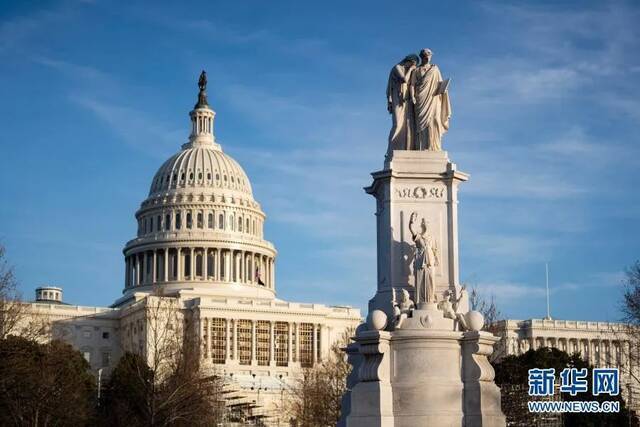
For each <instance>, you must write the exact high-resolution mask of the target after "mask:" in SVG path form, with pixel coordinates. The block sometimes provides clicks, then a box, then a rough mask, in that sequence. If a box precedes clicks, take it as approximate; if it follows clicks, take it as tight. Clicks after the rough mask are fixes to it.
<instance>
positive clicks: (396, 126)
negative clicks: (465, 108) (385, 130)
mask: <svg viewBox="0 0 640 427" xmlns="http://www.w3.org/2000/svg"><path fill="white" fill-rule="evenodd" d="M432 56H433V54H432V52H431V50H430V49H422V50H421V51H420V57H418V56H417V55H415V54H411V55H408V56H406V57H405V58H404V59H403V60H402V61H400V62H399V63H398V64H397V65H396V66H394V67H393V68H392V69H391V72H390V73H389V82H388V84H387V109H388V111H389V113H390V114H391V117H392V122H393V124H392V127H391V132H390V133H389V148H388V152H387V155H390V154H391V153H392V152H393V150H419V151H423V150H429V151H441V150H442V135H444V133H445V132H446V131H447V130H448V129H449V119H450V117H451V103H450V102H449V92H448V86H449V79H447V80H443V79H442V74H441V73H440V69H439V68H438V66H437V65H435V64H433V63H431V57H432Z"/></svg>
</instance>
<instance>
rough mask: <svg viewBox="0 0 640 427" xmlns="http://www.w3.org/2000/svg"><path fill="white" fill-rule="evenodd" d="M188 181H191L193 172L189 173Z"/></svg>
mask: <svg viewBox="0 0 640 427" xmlns="http://www.w3.org/2000/svg"><path fill="white" fill-rule="evenodd" d="M189 181H193V172H190V173H189Z"/></svg>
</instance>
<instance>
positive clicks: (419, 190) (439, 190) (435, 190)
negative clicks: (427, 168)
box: [395, 185, 445, 199]
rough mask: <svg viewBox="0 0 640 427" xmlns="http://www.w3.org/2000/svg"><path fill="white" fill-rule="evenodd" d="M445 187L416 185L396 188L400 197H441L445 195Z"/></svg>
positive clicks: (396, 192)
mask: <svg viewBox="0 0 640 427" xmlns="http://www.w3.org/2000/svg"><path fill="white" fill-rule="evenodd" d="M444 190H445V188H444V187H425V186H422V185H418V186H416V187H404V188H396V191H395V194H396V197H397V198H398V199H441V198H443V197H444Z"/></svg>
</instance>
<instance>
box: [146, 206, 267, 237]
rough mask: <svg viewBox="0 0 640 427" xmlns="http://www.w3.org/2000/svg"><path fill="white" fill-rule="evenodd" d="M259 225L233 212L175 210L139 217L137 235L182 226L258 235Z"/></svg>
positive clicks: (256, 220) (177, 228)
mask: <svg viewBox="0 0 640 427" xmlns="http://www.w3.org/2000/svg"><path fill="white" fill-rule="evenodd" d="M183 215H184V216H183ZM205 215H206V216H205ZM216 217H217V218H216ZM183 219H184V224H183ZM163 220H164V221H163ZM261 225H262V224H261V222H260V220H259V219H256V218H252V217H249V216H247V217H243V216H242V215H239V216H238V217H237V218H236V216H235V214H233V213H231V214H225V212H220V213H218V214H217V215H216V214H215V213H214V212H208V213H205V212H202V211H201V212H197V213H196V214H195V216H194V214H193V213H192V211H186V212H185V213H184V214H183V213H182V212H181V211H179V212H176V213H175V215H172V214H171V213H167V214H164V215H149V216H145V217H143V218H140V219H139V220H138V235H139V236H143V235H146V234H149V233H153V232H160V231H163V230H164V231H170V230H181V229H182V228H183V226H184V227H185V228H186V229H188V230H192V229H201V230H204V229H210V230H214V229H218V230H230V231H238V232H240V233H247V234H252V235H254V236H260V235H261V234H262V231H261Z"/></svg>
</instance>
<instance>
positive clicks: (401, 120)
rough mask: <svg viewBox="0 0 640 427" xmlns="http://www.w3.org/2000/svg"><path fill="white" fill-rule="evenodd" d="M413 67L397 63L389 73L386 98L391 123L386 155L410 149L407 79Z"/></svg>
mask: <svg viewBox="0 0 640 427" xmlns="http://www.w3.org/2000/svg"><path fill="white" fill-rule="evenodd" d="M412 70H413V69H409V70H407V69H406V68H405V67H404V66H403V65H401V64H398V65H396V66H395V67H393V68H392V69H391V72H390V73H389V83H388V84H387V100H388V101H389V102H390V103H391V111H390V113H391V117H392V120H393V125H392V127H391V132H390V133H389V149H388V153H387V154H388V155H390V154H391V153H392V152H393V150H410V149H411V145H412V144H411V139H412V136H413V134H414V132H415V131H414V126H413V117H414V115H413V105H412V104H411V101H410V100H409V80H410V78H411V73H412Z"/></svg>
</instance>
